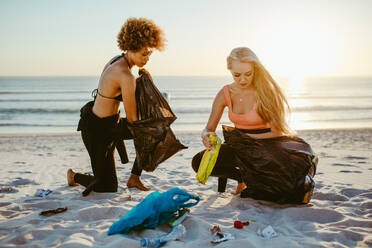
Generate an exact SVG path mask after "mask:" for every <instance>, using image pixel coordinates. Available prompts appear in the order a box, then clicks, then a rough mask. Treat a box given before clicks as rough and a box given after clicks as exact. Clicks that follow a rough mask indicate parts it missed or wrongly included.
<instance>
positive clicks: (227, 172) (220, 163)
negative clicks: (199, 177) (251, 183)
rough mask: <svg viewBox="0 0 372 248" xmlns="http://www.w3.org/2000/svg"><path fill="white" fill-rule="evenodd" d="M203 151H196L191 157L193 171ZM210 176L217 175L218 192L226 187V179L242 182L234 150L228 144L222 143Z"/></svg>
mask: <svg viewBox="0 0 372 248" xmlns="http://www.w3.org/2000/svg"><path fill="white" fill-rule="evenodd" d="M204 152H205V150H204V151H201V152H199V153H197V154H196V155H195V156H194V157H193V159H192V168H193V169H194V171H195V172H197V171H198V169H199V165H200V162H201V159H202V157H203V154H204ZM211 176H214V177H218V192H224V191H225V188H226V183H227V179H228V178H230V179H233V180H236V181H238V182H239V183H241V182H243V179H242V176H241V173H240V170H239V167H238V166H237V162H236V159H235V154H234V150H233V149H231V148H230V147H229V146H228V145H226V144H222V145H221V148H220V152H219V154H218V158H217V161H216V164H215V165H214V168H213V170H212V173H211Z"/></svg>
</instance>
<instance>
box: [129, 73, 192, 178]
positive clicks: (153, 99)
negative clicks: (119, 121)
mask: <svg viewBox="0 0 372 248" xmlns="http://www.w3.org/2000/svg"><path fill="white" fill-rule="evenodd" d="M139 75H140V77H138V78H137V82H136V102H137V117H138V121H134V122H128V129H129V130H130V131H131V133H132V135H133V137H134V146H135V148H136V155H137V156H136V159H137V163H138V166H139V167H140V168H141V169H143V170H145V171H149V172H151V171H153V170H155V169H156V168H157V166H158V165H159V164H160V163H161V162H163V161H165V160H166V159H168V158H170V157H171V156H173V155H174V154H175V153H177V152H178V151H180V150H182V149H186V148H187V147H186V146H184V145H183V144H181V142H180V141H179V140H178V139H177V138H176V137H175V135H174V133H173V131H172V130H171V128H170V125H171V124H172V123H173V122H174V121H175V120H176V119H177V117H176V115H175V114H174V113H173V112H172V110H171V108H170V106H169V104H168V102H167V101H166V100H165V99H164V97H163V96H162V94H161V93H160V92H159V90H158V89H157V88H156V86H155V85H154V83H153V81H152V78H151V75H150V73H148V72H147V71H146V70H144V69H141V70H140V71H139Z"/></svg>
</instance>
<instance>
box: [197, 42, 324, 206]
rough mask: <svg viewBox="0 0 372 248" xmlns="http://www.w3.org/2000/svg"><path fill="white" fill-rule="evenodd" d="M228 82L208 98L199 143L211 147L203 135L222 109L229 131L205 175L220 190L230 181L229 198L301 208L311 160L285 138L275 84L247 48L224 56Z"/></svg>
mask: <svg viewBox="0 0 372 248" xmlns="http://www.w3.org/2000/svg"><path fill="white" fill-rule="evenodd" d="M227 68H228V69H229V70H230V72H231V74H232V76H233V79H234V81H233V83H231V84H228V85H226V86H224V87H223V88H222V89H221V90H220V91H219V92H218V94H217V96H216V97H215V99H214V102H213V106H212V112H211V114H210V117H209V120H208V123H207V125H206V128H205V129H204V130H203V132H202V141H203V144H204V146H205V147H206V149H210V148H211V143H210V139H209V135H210V134H212V135H216V134H215V130H216V127H217V125H218V122H219V121H220V119H221V116H222V114H223V111H224V108H225V107H227V108H228V110H229V112H228V117H229V119H230V121H231V122H232V123H234V126H235V127H234V128H233V127H227V126H223V134H224V137H225V143H224V144H222V145H221V148H220V150H219V156H218V158H217V161H216V164H215V165H214V168H213V170H212V173H211V175H212V176H215V177H218V178H219V185H218V191H219V192H223V191H225V187H226V180H227V178H230V179H233V180H236V181H237V182H238V187H237V189H236V191H235V194H239V193H240V194H241V197H252V198H255V199H263V200H269V201H275V202H279V203H306V202H308V201H309V200H310V198H311V193H312V188H313V186H314V182H313V180H312V177H313V176H314V174H315V169H316V165H317V157H316V156H315V155H314V154H313V152H312V151H311V147H310V146H309V145H308V144H307V143H306V142H305V141H303V140H302V139H300V138H298V137H295V136H293V135H291V133H292V132H291V131H290V129H289V127H288V125H287V122H286V118H285V116H286V112H287V111H286V110H288V111H289V106H288V103H287V100H286V98H285V96H284V94H283V93H282V91H281V89H280V87H279V85H278V84H277V83H276V82H275V80H274V79H273V78H272V77H271V76H270V74H269V72H268V71H267V70H266V69H265V68H264V66H263V65H262V64H261V62H260V61H259V60H258V58H257V56H256V54H255V53H254V52H253V51H251V50H250V49H249V48H247V47H238V48H235V49H233V50H232V51H231V53H230V55H229V56H228V57H227ZM203 154H204V151H201V152H199V153H198V154H196V155H195V156H194V158H193V160H192V167H193V169H194V170H195V171H198V169H199V164H200V162H201V159H202V156H203Z"/></svg>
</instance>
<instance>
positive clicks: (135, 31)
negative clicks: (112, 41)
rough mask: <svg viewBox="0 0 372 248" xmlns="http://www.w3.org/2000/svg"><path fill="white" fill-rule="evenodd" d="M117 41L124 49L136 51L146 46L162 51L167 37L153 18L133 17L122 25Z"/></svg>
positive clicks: (121, 48)
mask: <svg viewBox="0 0 372 248" xmlns="http://www.w3.org/2000/svg"><path fill="white" fill-rule="evenodd" d="M117 41H118V46H119V48H120V50H122V51H128V50H131V51H135V52H136V51H139V50H141V49H142V48H144V47H149V48H155V49H157V50H159V51H162V50H163V49H164V47H165V42H166V39H165V37H164V32H163V30H162V29H161V28H160V27H158V26H157V25H156V24H155V23H154V22H153V21H152V20H149V19H146V18H134V17H131V18H129V19H128V20H127V21H126V22H125V23H124V25H123V26H122V27H121V29H120V32H119V34H118V36H117Z"/></svg>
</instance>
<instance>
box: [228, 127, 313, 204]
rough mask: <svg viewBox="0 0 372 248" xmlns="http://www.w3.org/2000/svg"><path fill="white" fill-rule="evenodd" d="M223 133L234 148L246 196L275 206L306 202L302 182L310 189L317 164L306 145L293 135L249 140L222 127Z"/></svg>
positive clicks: (305, 190)
mask: <svg viewBox="0 0 372 248" xmlns="http://www.w3.org/2000/svg"><path fill="white" fill-rule="evenodd" d="M223 134H224V138H225V142H226V144H227V145H229V146H230V147H231V148H233V149H234V153H235V156H236V158H237V161H238V166H239V168H240V170H241V172H242V178H243V181H244V182H245V183H246V185H247V189H246V190H245V193H246V194H247V196H249V197H251V198H254V199H257V200H267V201H273V202H277V203H296V204H298V203H306V202H304V196H305V195H306V194H307V193H308V191H309V190H310V189H309V186H308V183H307V182H306V180H310V181H311V183H312V184H313V186H314V182H313V180H312V177H314V175H315V172H316V166H317V162H318V160H317V157H316V156H315V154H314V153H313V151H312V150H311V147H310V145H309V144H307V143H306V142H305V141H304V140H302V139H300V138H298V137H294V136H281V137H276V138H268V139H253V138H251V137H249V136H248V135H246V134H244V133H243V132H241V131H239V130H237V129H235V128H233V127H227V126H223ZM306 178H307V179H306ZM311 190H312V188H311ZM310 197H311V196H310Z"/></svg>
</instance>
